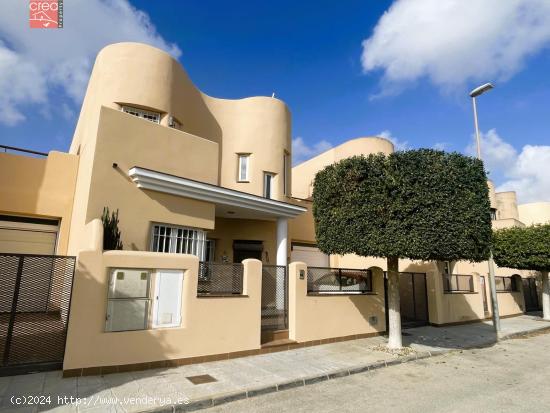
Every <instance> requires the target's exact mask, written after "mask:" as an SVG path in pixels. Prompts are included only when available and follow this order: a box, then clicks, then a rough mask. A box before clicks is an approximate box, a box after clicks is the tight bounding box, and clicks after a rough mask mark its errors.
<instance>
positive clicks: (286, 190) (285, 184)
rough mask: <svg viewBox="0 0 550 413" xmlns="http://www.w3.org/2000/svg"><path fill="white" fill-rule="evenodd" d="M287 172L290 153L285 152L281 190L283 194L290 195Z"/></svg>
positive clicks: (288, 170)
mask: <svg viewBox="0 0 550 413" xmlns="http://www.w3.org/2000/svg"><path fill="white" fill-rule="evenodd" d="M289 172H290V155H289V154H288V153H287V152H285V154H284V155H283V191H284V194H285V195H289V196H290V189H289V188H290V187H289V184H290V179H289V178H290V177H289Z"/></svg>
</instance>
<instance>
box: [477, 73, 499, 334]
mask: <svg viewBox="0 0 550 413" xmlns="http://www.w3.org/2000/svg"><path fill="white" fill-rule="evenodd" d="M493 87H494V86H493V85H492V84H491V83H485V84H483V85H481V86H479V87H476V88H475V89H474V90H472V91H471V92H470V97H471V98H472V106H473V109H474V126H475V129H476V143H477V158H478V159H479V160H481V140H480V137H479V125H478V121H477V106H476V97H478V96H480V95H481V94H483V93H485V92H487V91H489V90H491V89H493ZM489 289H490V290H491V310H492V313H493V327H494V329H495V333H496V336H497V340H498V339H499V337H500V315H499V312H498V300H497V291H496V283H495V262H494V260H493V251H491V253H490V255H489Z"/></svg>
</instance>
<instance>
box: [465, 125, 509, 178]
mask: <svg viewBox="0 0 550 413" xmlns="http://www.w3.org/2000/svg"><path fill="white" fill-rule="evenodd" d="M479 138H480V141H481V157H482V159H483V161H484V163H485V168H486V169H487V170H488V171H489V172H493V171H495V172H500V171H505V170H507V169H508V168H510V165H513V164H514V162H515V161H516V159H517V157H518V153H517V151H516V149H515V148H514V147H513V146H512V145H510V144H509V143H508V142H506V141H504V140H503V139H502V138H501V137H500V136H499V135H498V133H497V131H496V129H491V130H489V132H487V133H483V132H480V135H479ZM466 153H467V154H468V155H471V156H477V144H476V140H475V135H472V140H471V141H470V144H469V145H468V146H467V147H466Z"/></svg>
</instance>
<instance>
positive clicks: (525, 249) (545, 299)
mask: <svg viewBox="0 0 550 413" xmlns="http://www.w3.org/2000/svg"><path fill="white" fill-rule="evenodd" d="M493 238H494V241H493V245H494V247H493V255H494V258H495V262H496V263H497V264H498V266H500V267H508V268H517V269H518V270H531V271H540V273H541V274H542V314H543V318H544V319H545V320H550V281H549V279H548V272H549V271H550V224H544V225H533V226H530V227H525V228H521V227H512V228H504V229H500V230H497V231H495V232H494V236H493Z"/></svg>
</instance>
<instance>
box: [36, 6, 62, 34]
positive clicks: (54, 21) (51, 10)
mask: <svg viewBox="0 0 550 413" xmlns="http://www.w3.org/2000/svg"><path fill="white" fill-rule="evenodd" d="M29 25H30V28H31V29H60V28H62V27H63V0H29Z"/></svg>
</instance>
